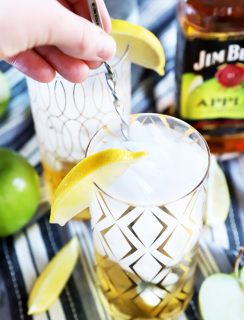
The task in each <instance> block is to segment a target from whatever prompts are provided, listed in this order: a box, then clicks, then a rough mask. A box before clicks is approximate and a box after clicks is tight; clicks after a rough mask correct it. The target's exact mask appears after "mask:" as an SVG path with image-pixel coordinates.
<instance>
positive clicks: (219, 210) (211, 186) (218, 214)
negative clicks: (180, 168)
mask: <svg viewBox="0 0 244 320" xmlns="http://www.w3.org/2000/svg"><path fill="white" fill-rule="evenodd" d="M229 209H230V193H229V189H228V185H227V181H226V178H225V175H224V172H223V170H222V169H221V167H220V166H219V165H218V162H217V160H216V157H214V156H211V164H210V169H209V179H208V191H207V203H206V207H205V212H204V222H205V224H206V225H208V226H212V227H213V226H216V225H218V224H221V223H223V222H224V221H225V220H226V218H227V216H228V213H229Z"/></svg>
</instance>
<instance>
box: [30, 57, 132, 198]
mask: <svg viewBox="0 0 244 320" xmlns="http://www.w3.org/2000/svg"><path fill="white" fill-rule="evenodd" d="M126 55H127V52H125V54H124V56H123V57H122V58H116V59H115V61H112V62H111V65H112V66H113V67H114V71H115V74H116V78H117V91H118V94H119V97H121V101H122V104H123V107H124V113H125V115H127V114H129V113H130V105H131V101H130V100H131V86H130V76H131V73H130V62H129V61H128V60H126ZM27 84H28V91H29V96H30V102H31V109H32V115H33V119H34V125H35V129H36V134H37V139H38V142H39V146H40V153H41V161H42V165H43V168H44V176H45V178H46V182H47V186H48V191H49V194H50V195H52V193H53V191H54V190H55V189H56V187H57V186H58V184H59V182H60V181H61V180H62V178H63V177H64V176H65V175H66V174H67V172H68V171H69V170H70V169H71V168H72V167H73V166H74V165H75V164H76V163H77V162H78V161H79V160H81V159H82V158H84V156H85V150H86V147H87V144H88V143H89V141H90V139H91V137H92V136H93V135H94V133H95V132H96V131H97V130H98V129H99V128H101V126H102V125H103V124H106V123H109V122H111V121H114V120H116V118H117V117H118V115H117V113H116V112H115V110H114V106H113V100H112V96H111V93H110V91H109V89H108V87H107V84H106V79H105V73H104V68H103V66H101V67H100V68H99V69H97V70H93V71H91V74H90V76H89V78H88V79H87V80H86V81H84V82H82V83H78V84H74V83H71V82H69V81H67V80H65V79H64V78H62V77H61V76H60V75H57V76H56V78H55V79H54V80H53V81H52V82H50V83H40V82H37V81H34V80H33V79H30V78H27Z"/></svg>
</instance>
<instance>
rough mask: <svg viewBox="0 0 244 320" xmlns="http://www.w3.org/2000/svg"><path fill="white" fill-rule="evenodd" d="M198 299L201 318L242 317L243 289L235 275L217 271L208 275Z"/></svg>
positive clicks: (234, 319) (233, 319) (238, 319)
mask: <svg viewBox="0 0 244 320" xmlns="http://www.w3.org/2000/svg"><path fill="white" fill-rule="evenodd" d="M198 299H199V309H200V313H201V316H202V318H203V320H242V319H244V291H243V289H242V288H241V286H240V283H239V279H238V278H237V277H236V276H235V275H231V274H229V275H228V274H224V273H218V274H214V275H212V276H210V277H208V278H207V279H206V280H205V281H204V282H203V284H202V286H201V288H200V292H199V298H198Z"/></svg>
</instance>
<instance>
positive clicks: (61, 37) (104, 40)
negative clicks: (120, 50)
mask: <svg viewBox="0 0 244 320" xmlns="http://www.w3.org/2000/svg"><path fill="white" fill-rule="evenodd" d="M56 6H57V8H56V9H55V10H56V12H55V15H53V14H52V15H50V31H49V32H50V33H49V41H48V44H51V45H56V46H57V47H58V48H59V49H60V50H61V51H63V52H64V53H65V54H67V55H70V56H72V57H74V58H78V59H82V60H88V61H103V60H108V59H110V58H111V57H112V56H113V55H114V54H115V51H116V45H115V42H114V40H113V38H112V37H111V36H109V35H108V34H107V33H106V32H104V31H102V30H101V28H99V27H97V26H95V25H94V24H92V23H91V22H89V21H88V20H86V19H84V18H82V17H79V16H77V15H76V14H74V13H72V12H70V11H69V10H67V9H66V8H65V7H63V6H62V5H61V4H59V3H56ZM57 26H58V27H57Z"/></svg>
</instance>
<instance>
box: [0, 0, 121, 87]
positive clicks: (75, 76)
mask: <svg viewBox="0 0 244 320" xmlns="http://www.w3.org/2000/svg"><path fill="white" fill-rule="evenodd" d="M98 4H99V9H100V13H101V17H102V21H103V25H104V29H105V31H106V32H109V31H110V29H111V22H110V18H109V15H108V12H107V10H106V7H105V4H104V2H103V0H99V1H98ZM89 19H90V14H89V10H88V7H87V1H86V0H60V1H57V0H21V1H20V0H0V39H1V40H0V59H4V60H6V61H7V62H8V63H10V64H12V65H13V66H14V67H16V68H17V69H19V70H20V71H22V72H23V73H25V74H26V75H28V76H30V77H32V78H33V79H35V80H37V81H41V82H49V81H51V80H52V79H53V78H54V77H55V74H56V71H57V72H58V73H60V74H61V75H62V76H63V77H65V78H66V79H67V80H69V81H71V82H81V81H83V80H85V79H86V78H87V76H88V73H89V69H90V68H96V67H98V66H99V65H100V64H101V62H102V61H104V60H107V59H109V58H111V57H112V56H113V55H114V53H115V42H114V40H113V39H112V38H111V37H110V36H109V35H108V34H107V33H106V32H104V31H102V30H101V28H99V27H97V26H95V25H94V24H92V23H91V22H90V21H88V20H89Z"/></svg>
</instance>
